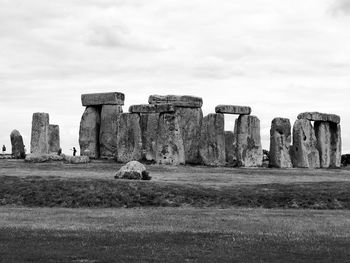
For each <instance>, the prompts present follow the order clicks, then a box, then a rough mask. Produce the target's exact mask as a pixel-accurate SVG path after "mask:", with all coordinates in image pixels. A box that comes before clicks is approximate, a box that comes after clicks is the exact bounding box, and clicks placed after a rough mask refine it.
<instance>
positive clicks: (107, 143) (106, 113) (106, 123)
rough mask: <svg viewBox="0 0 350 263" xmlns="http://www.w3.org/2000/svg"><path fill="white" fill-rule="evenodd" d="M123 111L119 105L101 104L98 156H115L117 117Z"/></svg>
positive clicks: (107, 157)
mask: <svg viewBox="0 0 350 263" xmlns="http://www.w3.org/2000/svg"><path fill="white" fill-rule="evenodd" d="M121 113H123V109H122V106H120V105H102V109H101V128H100V157H101V158H106V159H112V158H116V157H117V148H118V147H117V131H118V119H119V117H120V115H121Z"/></svg>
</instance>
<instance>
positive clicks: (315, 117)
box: [298, 112, 340, 124]
mask: <svg viewBox="0 0 350 263" xmlns="http://www.w3.org/2000/svg"><path fill="white" fill-rule="evenodd" d="M298 119H299V120H300V119H306V120H309V121H327V122H334V123H336V124H339V123H340V116H339V115H335V114H327V113H320V112H303V113H300V114H299V115H298Z"/></svg>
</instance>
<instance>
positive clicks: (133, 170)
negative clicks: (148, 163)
mask: <svg viewBox="0 0 350 263" xmlns="http://www.w3.org/2000/svg"><path fill="white" fill-rule="evenodd" d="M114 178H116V179H129V180H151V178H152V177H150V176H149V173H148V171H146V167H145V166H144V165H143V164H142V163H140V162H138V161H131V162H128V163H127V164H126V165H124V166H123V167H122V168H120V169H119V171H118V172H117V173H116V174H115V176H114Z"/></svg>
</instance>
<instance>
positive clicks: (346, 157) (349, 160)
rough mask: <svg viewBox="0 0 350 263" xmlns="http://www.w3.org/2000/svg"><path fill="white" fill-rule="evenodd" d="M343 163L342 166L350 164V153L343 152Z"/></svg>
mask: <svg viewBox="0 0 350 263" xmlns="http://www.w3.org/2000/svg"><path fill="white" fill-rule="evenodd" d="M341 165H342V166H348V165H350V154H343V155H342V156H341Z"/></svg>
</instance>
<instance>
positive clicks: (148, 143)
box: [140, 113, 160, 162]
mask: <svg viewBox="0 0 350 263" xmlns="http://www.w3.org/2000/svg"><path fill="white" fill-rule="evenodd" d="M159 116H160V113H148V114H143V113H141V114H140V126H141V133H142V156H141V159H142V160H143V161H146V162H156V155H157V154H156V153H157V138H158V122H159Z"/></svg>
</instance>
